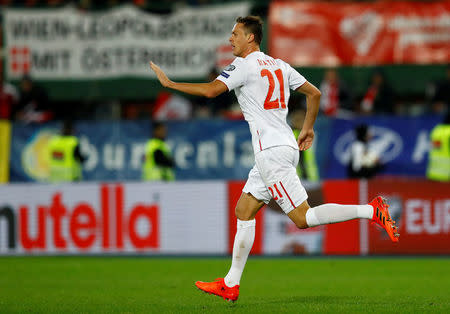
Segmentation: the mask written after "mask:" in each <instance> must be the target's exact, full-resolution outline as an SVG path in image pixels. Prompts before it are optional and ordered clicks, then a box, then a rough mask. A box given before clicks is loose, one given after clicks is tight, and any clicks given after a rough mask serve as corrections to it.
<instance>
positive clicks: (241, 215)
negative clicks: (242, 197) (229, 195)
mask: <svg viewBox="0 0 450 314" xmlns="http://www.w3.org/2000/svg"><path fill="white" fill-rule="evenodd" d="M234 212H235V214H236V218H237V219H239V220H252V219H253V218H252V215H251V212H249V211H248V210H245V208H243V207H241V206H236V209H235V211H234Z"/></svg>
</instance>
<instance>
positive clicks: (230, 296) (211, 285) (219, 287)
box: [195, 278, 239, 302]
mask: <svg viewBox="0 0 450 314" xmlns="http://www.w3.org/2000/svg"><path fill="white" fill-rule="evenodd" d="M195 285H196V286H197V288H199V289H200V290H202V291H203V292H206V293H209V294H215V295H217V296H219V297H222V298H223V299H224V300H226V301H231V302H235V301H236V300H237V299H238V297H239V285H236V286H234V287H232V288H230V287H228V286H227V285H226V284H225V281H224V280H223V278H217V279H216V281H213V282H203V281H197V282H196V283H195Z"/></svg>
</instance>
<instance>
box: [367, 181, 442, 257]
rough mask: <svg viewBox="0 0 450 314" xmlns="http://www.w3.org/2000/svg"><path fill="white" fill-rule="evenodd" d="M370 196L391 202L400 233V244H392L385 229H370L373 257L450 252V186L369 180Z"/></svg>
mask: <svg viewBox="0 0 450 314" xmlns="http://www.w3.org/2000/svg"><path fill="white" fill-rule="evenodd" d="M368 194H369V199H370V198H372V197H375V196H376V195H383V196H385V197H386V198H387V199H388V200H389V204H390V208H389V211H390V212H391V216H392V218H393V219H394V220H396V222H397V223H398V225H399V232H400V241H399V242H398V243H392V242H391V241H388V240H387V234H386V232H384V230H377V229H375V228H369V253H370V254H449V253H450V236H449V231H450V183H441V182H431V181H427V180H411V179H409V180H406V179H405V180H402V179H384V180H380V179H378V180H373V181H369V184H368Z"/></svg>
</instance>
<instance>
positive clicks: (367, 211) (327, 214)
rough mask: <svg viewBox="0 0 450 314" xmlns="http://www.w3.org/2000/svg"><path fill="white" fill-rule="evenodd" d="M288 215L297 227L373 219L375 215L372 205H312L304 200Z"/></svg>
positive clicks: (303, 227)
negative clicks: (357, 219)
mask: <svg viewBox="0 0 450 314" xmlns="http://www.w3.org/2000/svg"><path fill="white" fill-rule="evenodd" d="M288 216H289V218H290V219H291V220H292V221H293V222H294V223H295V225H296V226H297V227H299V228H300V229H305V228H309V227H315V226H319V225H326V224H332V223H337V222H343V221H347V220H352V219H356V218H366V219H371V218H372V216H373V208H372V206H370V205H340V204H323V205H319V206H316V207H310V206H309V204H308V202H307V201H304V202H303V203H302V204H300V205H299V206H298V207H296V208H295V209H294V210H292V211H290V212H289V213H288Z"/></svg>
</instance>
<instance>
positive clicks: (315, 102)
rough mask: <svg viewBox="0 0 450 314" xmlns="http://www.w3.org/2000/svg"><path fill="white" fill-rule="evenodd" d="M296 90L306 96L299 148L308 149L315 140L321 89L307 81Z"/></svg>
mask: <svg viewBox="0 0 450 314" xmlns="http://www.w3.org/2000/svg"><path fill="white" fill-rule="evenodd" d="M296 91H298V92H300V93H302V94H305V96H306V115H305V122H304V123H303V127H302V130H301V131H300V134H299V135H298V138H297V143H298V148H299V149H300V150H307V149H308V148H310V147H311V145H312V142H313V140H314V128H313V127H314V123H315V122H316V118H317V114H318V112H319V104H320V95H321V93H320V90H319V89H318V88H317V87H315V86H314V85H313V84H311V83H309V82H308V81H306V82H305V83H304V84H303V85H301V86H300V87H299V88H297V89H296Z"/></svg>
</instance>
